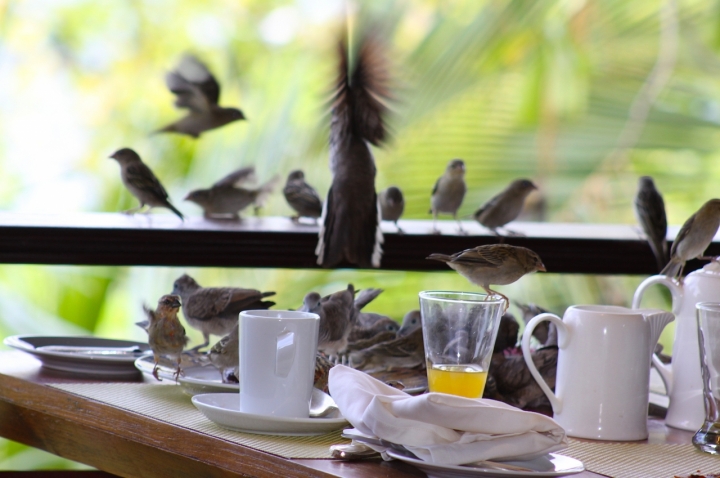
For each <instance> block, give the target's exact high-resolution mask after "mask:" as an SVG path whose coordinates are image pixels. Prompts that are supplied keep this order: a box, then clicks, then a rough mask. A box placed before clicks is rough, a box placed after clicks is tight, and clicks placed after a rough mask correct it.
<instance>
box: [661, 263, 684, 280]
mask: <svg viewBox="0 0 720 478" xmlns="http://www.w3.org/2000/svg"><path fill="white" fill-rule="evenodd" d="M684 265H685V263H683V262H675V261H672V260H671V261H670V262H668V263H667V265H666V266H665V267H664V268H663V270H661V271H660V275H664V276H668V277H677V276H678V275H679V274H680V272H681V269H682V268H683V266H684Z"/></svg>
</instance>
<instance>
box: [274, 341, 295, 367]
mask: <svg viewBox="0 0 720 478" xmlns="http://www.w3.org/2000/svg"><path fill="white" fill-rule="evenodd" d="M294 361H295V333H294V332H290V331H288V330H287V329H285V330H283V331H282V332H280V334H279V335H278V336H277V351H276V353H275V375H276V376H278V377H281V378H285V377H287V376H288V374H289V373H290V369H291V368H292V364H293V362H294Z"/></svg>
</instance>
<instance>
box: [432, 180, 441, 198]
mask: <svg viewBox="0 0 720 478" xmlns="http://www.w3.org/2000/svg"><path fill="white" fill-rule="evenodd" d="M440 179H441V178H438V180H437V181H435V186H433V190H432V193H431V194H430V195H431V196H434V195H435V193H436V192H437V190H438V188H439V187H440Z"/></svg>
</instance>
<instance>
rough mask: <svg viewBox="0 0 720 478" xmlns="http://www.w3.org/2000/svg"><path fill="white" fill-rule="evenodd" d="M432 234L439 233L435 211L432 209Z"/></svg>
mask: <svg viewBox="0 0 720 478" xmlns="http://www.w3.org/2000/svg"><path fill="white" fill-rule="evenodd" d="M432 213H433V229H432V232H433V234H440V229H438V228H437V211H436V210H435V209H433V212H432Z"/></svg>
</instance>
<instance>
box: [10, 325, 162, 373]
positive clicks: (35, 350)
mask: <svg viewBox="0 0 720 478" xmlns="http://www.w3.org/2000/svg"><path fill="white" fill-rule="evenodd" d="M3 342H4V343H5V345H8V346H10V347H13V348H16V349H18V350H22V351H23V352H27V353H29V354H31V355H33V356H35V357H36V358H37V359H38V360H40V361H41V362H42V364H43V367H46V368H49V369H53V370H60V371H63V372H68V373H72V374H80V375H94V376H101V377H113V378H122V377H136V376H137V375H138V372H137V370H136V369H135V366H134V362H135V360H136V359H137V358H138V357H139V356H140V355H142V354H147V353H150V347H149V345H148V344H146V343H142V342H138V341H130V340H114V339H101V338H97V337H62V336H61V337H50V336H40V335H37V336H31V335H14V336H11V337H7V338H5V340H4V341H3ZM151 361H152V357H151Z"/></svg>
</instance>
